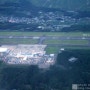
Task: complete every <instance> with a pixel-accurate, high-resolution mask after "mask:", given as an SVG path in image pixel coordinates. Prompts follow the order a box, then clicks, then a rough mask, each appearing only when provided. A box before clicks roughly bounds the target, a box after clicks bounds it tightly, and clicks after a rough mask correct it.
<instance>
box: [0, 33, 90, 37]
mask: <svg viewBox="0 0 90 90" xmlns="http://www.w3.org/2000/svg"><path fill="white" fill-rule="evenodd" d="M83 34H87V36H90V33H89V32H86V33H83V32H0V36H42V35H46V36H83Z"/></svg>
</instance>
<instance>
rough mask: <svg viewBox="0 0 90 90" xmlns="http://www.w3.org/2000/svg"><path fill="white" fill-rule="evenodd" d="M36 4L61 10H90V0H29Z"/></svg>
mask: <svg viewBox="0 0 90 90" xmlns="http://www.w3.org/2000/svg"><path fill="white" fill-rule="evenodd" d="M29 1H31V2H32V3H33V4H34V5H36V6H42V7H49V8H59V9H62V10H71V11H72V10H76V11H78V10H80V11H85V10H86V11H88V10H89V11H90V0H29Z"/></svg>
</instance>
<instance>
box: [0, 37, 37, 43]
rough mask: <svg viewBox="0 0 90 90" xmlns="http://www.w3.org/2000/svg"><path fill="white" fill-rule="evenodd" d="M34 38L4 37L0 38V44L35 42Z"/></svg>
mask: <svg viewBox="0 0 90 90" xmlns="http://www.w3.org/2000/svg"><path fill="white" fill-rule="evenodd" d="M37 42H38V41H37V40H36V39H26V38H22V39H21V38H13V39H12V38H4V39H0V44H37Z"/></svg>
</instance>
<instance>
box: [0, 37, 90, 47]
mask: <svg viewBox="0 0 90 90" xmlns="http://www.w3.org/2000/svg"><path fill="white" fill-rule="evenodd" d="M0 39H1V40H3V39H31V40H34V39H37V40H38V42H37V44H44V41H45V40H87V41H88V45H87V44H85V45H81V44H80V45H78V44H61V43H60V44H47V45H48V46H79V47H81V46H82V47H90V37H89V36H87V37H85V36H82V37H81V36H80V37H79V36H78V37H76V36H46V35H42V36H12V35H11V36H0Z"/></svg>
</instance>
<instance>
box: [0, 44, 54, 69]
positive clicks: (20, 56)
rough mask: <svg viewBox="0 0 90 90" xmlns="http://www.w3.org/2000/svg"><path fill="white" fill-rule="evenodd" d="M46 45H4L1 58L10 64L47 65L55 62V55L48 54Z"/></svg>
mask: <svg viewBox="0 0 90 90" xmlns="http://www.w3.org/2000/svg"><path fill="white" fill-rule="evenodd" d="M45 48H46V45H2V46H1V47H0V59H1V60H3V61H4V62H6V63H8V64H28V65H38V66H39V67H41V68H42V67H44V68H45V67H47V66H50V65H53V64H54V63H55V55H54V54H50V55H46V51H45Z"/></svg>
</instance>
